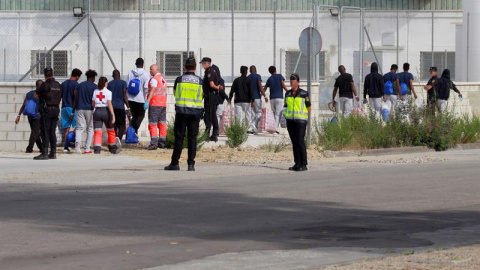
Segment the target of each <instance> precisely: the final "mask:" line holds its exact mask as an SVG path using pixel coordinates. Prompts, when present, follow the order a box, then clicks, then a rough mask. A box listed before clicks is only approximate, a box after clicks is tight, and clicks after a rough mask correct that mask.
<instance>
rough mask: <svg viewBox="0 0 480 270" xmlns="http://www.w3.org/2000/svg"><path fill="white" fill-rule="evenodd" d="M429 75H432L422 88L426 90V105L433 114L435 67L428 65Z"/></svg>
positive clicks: (435, 98)
mask: <svg viewBox="0 0 480 270" xmlns="http://www.w3.org/2000/svg"><path fill="white" fill-rule="evenodd" d="M430 75H431V76H432V77H431V78H430V79H429V80H428V82H427V85H425V86H424V87H423V89H425V90H427V107H428V108H429V109H430V112H431V113H432V114H435V106H436V102H437V89H436V87H437V83H438V77H437V67H430Z"/></svg>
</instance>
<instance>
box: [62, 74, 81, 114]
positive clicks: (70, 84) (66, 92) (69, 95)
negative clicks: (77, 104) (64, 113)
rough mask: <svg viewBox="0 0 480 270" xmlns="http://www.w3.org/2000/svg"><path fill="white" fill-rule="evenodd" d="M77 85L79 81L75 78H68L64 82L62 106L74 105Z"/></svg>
mask: <svg viewBox="0 0 480 270" xmlns="http://www.w3.org/2000/svg"><path fill="white" fill-rule="evenodd" d="M77 86H78V82H77V81H74V80H66V81H64V82H63V83H62V95H63V96H62V108H66V107H73V100H74V99H75V95H74V92H75V89H77Z"/></svg>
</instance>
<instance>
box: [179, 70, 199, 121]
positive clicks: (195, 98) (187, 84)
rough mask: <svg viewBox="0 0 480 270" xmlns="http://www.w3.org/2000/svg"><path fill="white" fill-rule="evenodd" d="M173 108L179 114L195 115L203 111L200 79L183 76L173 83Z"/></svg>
mask: <svg viewBox="0 0 480 270" xmlns="http://www.w3.org/2000/svg"><path fill="white" fill-rule="evenodd" d="M175 84H176V86H175V108H176V111H177V112H180V113H187V114H188V113H197V112H198V111H200V112H201V110H202V109H203V87H202V79H201V78H200V77H198V76H196V75H194V74H185V75H183V76H180V77H178V78H177V80H176V81H175Z"/></svg>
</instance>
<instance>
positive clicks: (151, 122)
mask: <svg viewBox="0 0 480 270" xmlns="http://www.w3.org/2000/svg"><path fill="white" fill-rule="evenodd" d="M150 75H152V76H153V77H152V78H150V80H149V81H148V97H147V100H146V101H145V105H146V106H145V107H147V108H148V130H149V131H150V145H149V146H148V150H157V148H165V144H166V142H167V81H165V79H164V78H163V76H162V74H160V69H159V67H158V65H151V66H150Z"/></svg>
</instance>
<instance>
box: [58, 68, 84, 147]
mask: <svg viewBox="0 0 480 270" xmlns="http://www.w3.org/2000/svg"><path fill="white" fill-rule="evenodd" d="M81 76H82V71H81V70H80V69H78V68H74V69H73V70H72V74H71V76H70V79H68V80H66V81H64V82H63V83H62V95H63V96H62V128H63V142H64V144H65V145H64V147H63V152H65V153H70V149H69V148H68V145H67V134H68V132H70V127H72V128H73V129H75V128H76V127H77V114H76V113H74V114H73V118H72V119H70V116H71V115H72V112H73V102H74V101H75V89H77V86H78V80H79V79H80V77H81Z"/></svg>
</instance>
